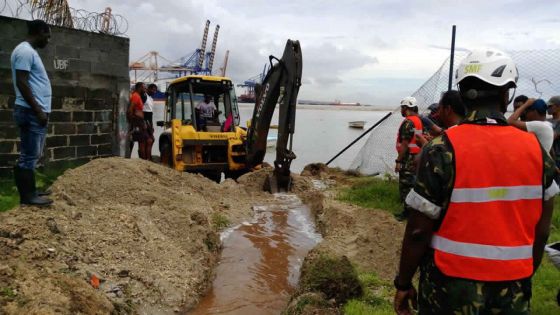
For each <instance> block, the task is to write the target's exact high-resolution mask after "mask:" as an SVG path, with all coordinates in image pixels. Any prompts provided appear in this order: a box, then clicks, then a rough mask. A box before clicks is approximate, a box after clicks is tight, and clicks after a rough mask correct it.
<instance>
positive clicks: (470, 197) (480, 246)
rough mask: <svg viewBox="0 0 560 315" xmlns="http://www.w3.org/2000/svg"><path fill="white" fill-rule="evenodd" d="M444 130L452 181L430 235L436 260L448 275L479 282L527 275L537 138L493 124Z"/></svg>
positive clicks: (538, 193)
mask: <svg viewBox="0 0 560 315" xmlns="http://www.w3.org/2000/svg"><path fill="white" fill-rule="evenodd" d="M445 133H446V134H447V137H448V138H449V140H450V142H451V146H452V147H453V151H454V155H455V182H454V186H453V189H452V191H451V197H450V202H449V205H448V208H447V212H446V213H445V216H444V218H443V222H442V223H441V227H440V228H439V230H438V231H437V232H436V233H434V235H433V237H432V244H431V246H432V248H434V250H435V256H434V258H435V263H436V266H437V267H438V268H439V269H440V271H441V272H443V273H444V274H445V275H447V276H451V277H458V278H465V279H471V280H478V281H510V280H519V279H523V278H527V277H529V276H531V274H532V273H533V243H534V241H535V226H536V225H537V223H538V221H539V219H540V217H541V213H542V202H543V193H544V190H543V172H544V171H543V156H542V151H541V147H540V145H539V142H538V140H537V138H536V137H535V135H533V134H531V133H528V132H523V131H520V130H518V129H515V128H514V127H510V126H497V125H493V126H488V125H486V126H484V125H472V124H464V125H459V126H456V127H454V128H450V129H448V130H447V131H446V132H445ZM490 148H491V149H490Z"/></svg>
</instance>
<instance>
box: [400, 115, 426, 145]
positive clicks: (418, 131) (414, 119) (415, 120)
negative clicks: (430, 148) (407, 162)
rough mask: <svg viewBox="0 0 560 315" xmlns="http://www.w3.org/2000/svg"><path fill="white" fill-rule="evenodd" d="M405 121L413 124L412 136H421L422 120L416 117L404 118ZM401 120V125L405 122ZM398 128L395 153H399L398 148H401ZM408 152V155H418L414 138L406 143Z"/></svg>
mask: <svg viewBox="0 0 560 315" xmlns="http://www.w3.org/2000/svg"><path fill="white" fill-rule="evenodd" d="M406 119H408V120H410V121H412V123H413V124H414V135H422V120H421V119H420V117H418V116H406ZM406 119H405V120H403V122H402V123H401V126H402V124H404V122H405V121H406ZM400 129H401V128H400V127H399V133H398V134H397V145H396V147H397V152H400V147H401V136H400ZM408 152H409V153H410V154H418V153H420V147H419V146H418V144H416V137H415V136H414V137H412V139H410V141H409V142H408Z"/></svg>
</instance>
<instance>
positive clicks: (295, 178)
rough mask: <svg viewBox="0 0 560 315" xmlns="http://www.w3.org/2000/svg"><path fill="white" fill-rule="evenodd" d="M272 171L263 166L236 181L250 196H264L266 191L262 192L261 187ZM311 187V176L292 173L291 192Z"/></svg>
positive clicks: (302, 190)
mask: <svg viewBox="0 0 560 315" xmlns="http://www.w3.org/2000/svg"><path fill="white" fill-rule="evenodd" d="M273 171H274V168H273V167H263V168H261V169H260V170H256V171H253V172H250V173H247V174H245V175H243V176H241V177H239V178H238V179H237V182H238V183H239V184H241V185H242V186H243V187H244V188H245V190H246V191H247V192H248V193H249V194H251V195H252V196H266V195H267V193H265V192H263V187H264V186H265V181H266V180H267V177H270V176H272V172H273ZM312 187H313V183H312V180H311V178H309V177H308V176H302V175H298V174H293V173H292V191H291V192H292V193H295V194H301V193H305V192H308V191H310V190H311V189H312Z"/></svg>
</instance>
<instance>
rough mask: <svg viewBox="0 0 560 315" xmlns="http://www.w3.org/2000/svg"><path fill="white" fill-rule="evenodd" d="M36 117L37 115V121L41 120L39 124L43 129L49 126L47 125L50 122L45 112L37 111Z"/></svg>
mask: <svg viewBox="0 0 560 315" xmlns="http://www.w3.org/2000/svg"><path fill="white" fill-rule="evenodd" d="M36 115H37V119H38V120H39V124H40V125H41V127H45V126H46V125H47V123H48V122H49V119H48V117H47V114H46V113H45V112H44V111H42V110H39V111H37V113H36Z"/></svg>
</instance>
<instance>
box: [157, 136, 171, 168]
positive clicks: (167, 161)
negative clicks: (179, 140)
mask: <svg viewBox="0 0 560 315" xmlns="http://www.w3.org/2000/svg"><path fill="white" fill-rule="evenodd" d="M172 152H173V150H172V149H171V144H170V143H169V141H164V142H162V143H161V145H160V147H159V154H160V159H161V161H160V163H161V164H162V165H165V166H167V167H171V168H172V167H173V153H172Z"/></svg>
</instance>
